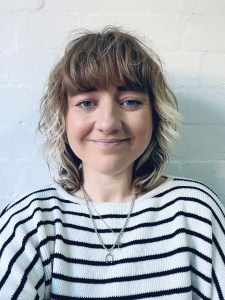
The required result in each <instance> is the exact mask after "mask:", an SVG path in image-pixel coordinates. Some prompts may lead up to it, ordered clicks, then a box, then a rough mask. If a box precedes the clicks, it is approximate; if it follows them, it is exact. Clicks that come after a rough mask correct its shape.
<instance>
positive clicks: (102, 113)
mask: <svg viewBox="0 0 225 300" xmlns="http://www.w3.org/2000/svg"><path fill="white" fill-rule="evenodd" d="M95 127H96V129H97V130H99V131H101V132H103V133H104V134H108V135H109V134H115V133H117V132H118V131H119V130H120V129H121V128H122V120H121V114H120V110H119V107H118V104H117V103H115V102H114V101H113V100H105V101H104V104H103V105H102V107H101V109H99V113H98V117H97V120H96V122H95Z"/></svg>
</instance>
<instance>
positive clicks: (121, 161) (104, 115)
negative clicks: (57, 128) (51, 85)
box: [66, 86, 153, 176]
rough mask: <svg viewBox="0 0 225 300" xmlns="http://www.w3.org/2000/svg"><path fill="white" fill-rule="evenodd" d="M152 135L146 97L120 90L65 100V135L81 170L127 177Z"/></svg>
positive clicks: (97, 91)
mask: <svg viewBox="0 0 225 300" xmlns="http://www.w3.org/2000/svg"><path fill="white" fill-rule="evenodd" d="M152 131H153V122H152V109H151V104H150V99H149V96H148V94H146V93H141V92H137V91H132V90H126V89H125V88H124V87H123V86H110V87H109V88H107V89H102V90H92V91H87V92H84V93H80V94H77V95H75V96H68V108H67V113H66V132H67V137H68V141H69V144H70V147H71V149H72V150H73V152H74V153H75V154H76V156H77V157H79V158H80V159H81V161H82V162H83V168H84V169H85V170H89V171H94V172H98V173H102V174H107V175H113V176H114V175H118V174H121V172H128V173H129V174H131V172H132V167H133V163H134V161H135V160H136V159H137V158H138V157H139V156H140V155H141V154H142V153H143V152H144V151H145V149H146V148H147V146H148V145H149V142H150V140H151V136H152Z"/></svg>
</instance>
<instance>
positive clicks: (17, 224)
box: [0, 28, 225, 300]
mask: <svg viewBox="0 0 225 300" xmlns="http://www.w3.org/2000/svg"><path fill="white" fill-rule="evenodd" d="M41 114H42V116H41V120H40V123H39V130H40V131H41V132H42V133H44V134H45V136H46V141H45V154H46V156H47V161H48V163H49V165H51V166H52V165H55V166H56V167H57V170H58V177H57V178H56V179H55V180H56V184H54V185H52V186H49V187H46V188H44V189H41V190H38V191H35V192H33V193H31V194H29V195H27V196H25V197H23V198H21V199H19V200H17V201H14V202H12V203H10V204H9V205H8V206H7V207H6V209H5V210H4V211H3V213H2V216H1V223H0V224H1V226H0V228H1V231H0V232H1V237H0V241H1V247H0V249H1V253H0V255H1V256H0V257H1V259H0V269H1V274H0V290H1V291H0V298H1V299H29V300H30V299H150V298H156V299H173V300H176V299H225V280H224V279H225V217H224V216H225V213H224V208H223V206H222V205H221V203H220V201H219V199H218V198H217V196H216V195H215V194H214V193H213V192H212V191H211V190H210V189H209V188H208V187H206V186H204V185H203V184H201V183H198V182H196V181H193V180H187V179H181V178H173V177H168V176H165V175H163V170H164V168H165V166H166V163H167V161H168V154H169V149H170V146H171V145H170V144H171V142H172V141H173V139H174V138H176V137H177V125H178V123H179V114H178V112H177V103H176V99H175V97H174V95H173V93H172V92H171V91H170V90H169V88H168V87H167V85H166V83H165V79H164V75H163V74H162V71H161V67H160V62H159V60H158V58H157V56H156V54H155V53H154V52H153V51H152V50H150V49H148V48H147V47H146V46H145V45H144V44H143V43H142V42H140V41H139V40H138V39H137V38H135V37H134V36H132V35H130V34H128V33H125V32H123V31H121V30H119V29H117V28H106V29H104V30H103V31H102V32H101V33H93V32H85V33H83V34H82V35H81V36H79V37H77V38H76V39H74V40H73V41H71V43H70V44H69V45H68V46H67V48H66V51H65V54H64V56H63V57H62V59H61V60H60V61H59V62H58V64H56V66H55V67H54V69H53V71H52V73H51V75H50V78H49V82H48V88H47V91H46V93H45V95H44V97H43V101H42V105H41ZM172 144H173V143H172Z"/></svg>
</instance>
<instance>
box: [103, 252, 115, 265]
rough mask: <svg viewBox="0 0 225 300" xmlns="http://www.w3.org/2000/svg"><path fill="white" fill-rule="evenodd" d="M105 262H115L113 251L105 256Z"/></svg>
mask: <svg viewBox="0 0 225 300" xmlns="http://www.w3.org/2000/svg"><path fill="white" fill-rule="evenodd" d="M105 262H106V263H107V264H111V263H112V262H113V255H112V254H111V253H108V254H107V255H106V256H105Z"/></svg>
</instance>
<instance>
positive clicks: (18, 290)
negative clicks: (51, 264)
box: [12, 254, 39, 300]
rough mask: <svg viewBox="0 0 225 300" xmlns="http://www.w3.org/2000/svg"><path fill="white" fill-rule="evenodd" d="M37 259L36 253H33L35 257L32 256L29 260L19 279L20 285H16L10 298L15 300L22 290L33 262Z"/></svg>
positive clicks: (33, 264)
mask: <svg viewBox="0 0 225 300" xmlns="http://www.w3.org/2000/svg"><path fill="white" fill-rule="evenodd" d="M38 259H39V256H38V254H36V255H35V257H34V258H33V260H32V261H31V263H30V265H29V266H28V267H27V268H26V270H25V271H24V274H23V277H22V279H21V281H20V285H19V286H18V288H17V289H16V291H15V293H14V294H13V296H12V300H17V299H18V297H19V295H20V293H21V292H22V290H23V288H24V286H25V284H26V282H27V277H28V274H29V273H30V271H31V270H32V269H33V267H34V266H35V264H36V263H37V261H38Z"/></svg>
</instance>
